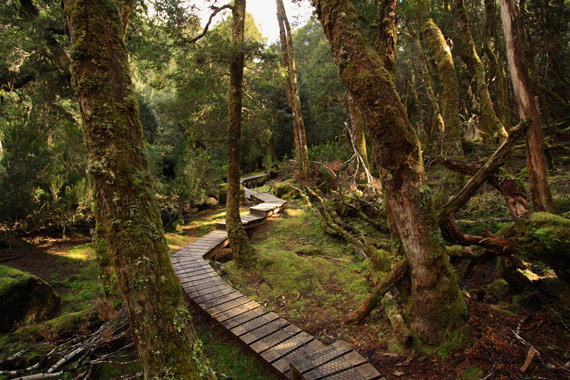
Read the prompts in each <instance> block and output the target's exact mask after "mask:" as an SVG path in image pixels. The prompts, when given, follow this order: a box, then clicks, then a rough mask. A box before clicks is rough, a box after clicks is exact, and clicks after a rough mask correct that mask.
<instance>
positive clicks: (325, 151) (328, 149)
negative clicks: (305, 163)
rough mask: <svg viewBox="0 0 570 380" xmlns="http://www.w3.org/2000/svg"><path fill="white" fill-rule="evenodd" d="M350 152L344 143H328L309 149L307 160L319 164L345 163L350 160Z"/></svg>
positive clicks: (336, 141)
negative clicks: (337, 161) (338, 161)
mask: <svg viewBox="0 0 570 380" xmlns="http://www.w3.org/2000/svg"><path fill="white" fill-rule="evenodd" d="M350 156H351V151H350V150H349V147H348V145H347V144H346V143H345V142H344V141H339V140H335V141H328V142H326V143H323V144H319V145H314V146H311V147H310V148H309V160H311V161H319V162H329V161H336V160H340V161H343V162H344V161H346V160H348V159H349V158H350Z"/></svg>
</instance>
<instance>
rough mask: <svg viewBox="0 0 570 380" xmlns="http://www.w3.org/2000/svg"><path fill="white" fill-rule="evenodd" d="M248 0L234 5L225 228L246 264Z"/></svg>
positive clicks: (238, 259) (248, 249)
mask: <svg viewBox="0 0 570 380" xmlns="http://www.w3.org/2000/svg"><path fill="white" fill-rule="evenodd" d="M245 5H246V2H245V0H235V1H234V4H233V7H232V17H233V21H232V43H233V44H234V48H235V50H234V53H233V57H232V61H231V64H230V90H229V115H230V128H229V131H228V148H227V150H228V153H227V162H228V171H227V173H228V187H227V201H226V231H227V232H228V237H229V239H230V246H231V248H232V254H233V256H234V260H235V261H236V263H237V264H238V266H240V267H242V268H247V267H249V266H251V264H252V262H253V251H252V248H251V244H250V243H249V239H248V238H247V234H246V233H245V229H244V228H243V225H242V223H241V217H240V214H239V205H240V200H241V197H240V183H239V177H240V137H241V108H242V88H243V65H244V56H245V52H244V50H243V46H241V45H243V42H244V22H245Z"/></svg>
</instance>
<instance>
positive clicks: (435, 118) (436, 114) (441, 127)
mask: <svg viewBox="0 0 570 380" xmlns="http://www.w3.org/2000/svg"><path fill="white" fill-rule="evenodd" d="M409 29H410V28H409V27H408V30H409ZM409 34H410V36H411V37H412V39H413V40H414V44H415V45H416V50H417V51H418V56H419V58H420V63H419V66H420V70H421V74H422V81H423V83H424V87H425V89H426V95H427V97H428V100H429V103H430V108H431V112H432V123H431V124H432V128H431V130H432V131H433V130H435V131H437V133H438V134H439V141H438V151H439V154H441V155H443V154H445V152H446V149H445V145H444V138H443V134H444V131H445V123H444V121H443V116H442V114H441V107H440V106H439V101H438V99H437V97H436V96H435V91H434V89H433V83H432V79H431V75H430V73H429V68H428V62H427V58H426V56H425V54H424V50H423V47H422V43H421V41H420V37H419V35H418V34H417V33H415V32H413V31H412V30H409ZM456 82H457V81H456Z"/></svg>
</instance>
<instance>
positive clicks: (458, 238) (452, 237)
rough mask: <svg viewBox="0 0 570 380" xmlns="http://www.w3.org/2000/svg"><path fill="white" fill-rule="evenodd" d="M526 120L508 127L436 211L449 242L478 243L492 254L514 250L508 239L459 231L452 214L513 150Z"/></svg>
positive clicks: (524, 127)
mask: <svg viewBox="0 0 570 380" xmlns="http://www.w3.org/2000/svg"><path fill="white" fill-rule="evenodd" d="M528 125H529V122H528V121H521V123H520V124H519V125H517V126H516V127H515V128H513V129H512V130H511V133H510V134H509V137H508V138H507V140H506V141H505V142H504V143H503V144H502V145H501V146H500V147H499V148H498V149H497V150H496V151H495V152H494V153H493V154H492V155H491V157H490V158H489V159H488V160H487V162H485V164H483V166H482V167H481V168H480V169H479V170H478V171H477V173H476V174H475V175H474V176H473V177H471V179H470V180H469V182H467V184H466V185H465V186H464V187H463V189H461V191H460V192H459V194H457V195H456V196H455V197H453V198H452V199H451V200H450V201H449V202H447V203H446V204H445V205H444V206H443V208H442V210H441V212H440V213H439V217H438V222H439V226H440V228H441V233H442V235H443V238H444V239H445V240H447V241H449V242H451V243H453V244H459V245H478V246H481V247H484V248H486V249H488V250H490V251H493V252H495V253H496V254H499V255H503V254H511V253H514V246H513V243H512V242H511V241H510V240H508V239H502V238H500V237H496V236H492V235H490V234H489V236H472V235H465V234H463V233H462V232H461V231H460V230H459V228H458V227H457V224H456V223H455V213H456V212H457V211H459V210H460V209H461V208H462V207H463V206H464V205H465V204H466V203H467V202H468V201H469V199H471V198H472V197H473V195H475V193H476V192H477V190H479V188H480V187H481V185H482V184H483V183H485V181H487V180H488V179H489V178H490V177H491V176H492V175H493V174H494V173H495V171H496V170H497V169H498V168H499V167H501V166H502V165H503V164H504V162H505V159H506V158H507V157H508V155H509V154H510V153H511V151H512V150H513V148H514V146H515V144H516V142H517V140H518V139H519V138H520V137H521V136H523V135H524V133H525V131H526V128H527V127H528Z"/></svg>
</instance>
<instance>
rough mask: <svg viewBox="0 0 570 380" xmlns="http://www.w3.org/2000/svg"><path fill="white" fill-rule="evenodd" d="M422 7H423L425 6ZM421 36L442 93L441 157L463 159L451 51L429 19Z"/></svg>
mask: <svg viewBox="0 0 570 380" xmlns="http://www.w3.org/2000/svg"><path fill="white" fill-rule="evenodd" d="M423 6H424V7H425V5H423ZM424 12H426V10H424ZM423 36H424V38H425V39H426V41H427V43H428V44H429V47H430V50H431V52H432V53H433V55H434V57H435V62H436V66H437V70H438V74H439V80H440V82H441V87H442V92H443V93H442V108H443V121H444V133H443V139H442V140H443V146H445V149H444V151H443V155H444V156H445V157H463V148H462V146H461V122H460V120H459V85H458V84H457V74H456V72H455V63H454V62H453V56H452V55H451V49H450V48H449V46H448V45H447V42H446V41H445V37H444V36H443V33H442V32H441V30H440V29H439V26H437V24H436V23H435V22H434V21H433V19H432V18H431V17H428V18H427V19H426V20H425V21H424V22H423Z"/></svg>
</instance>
